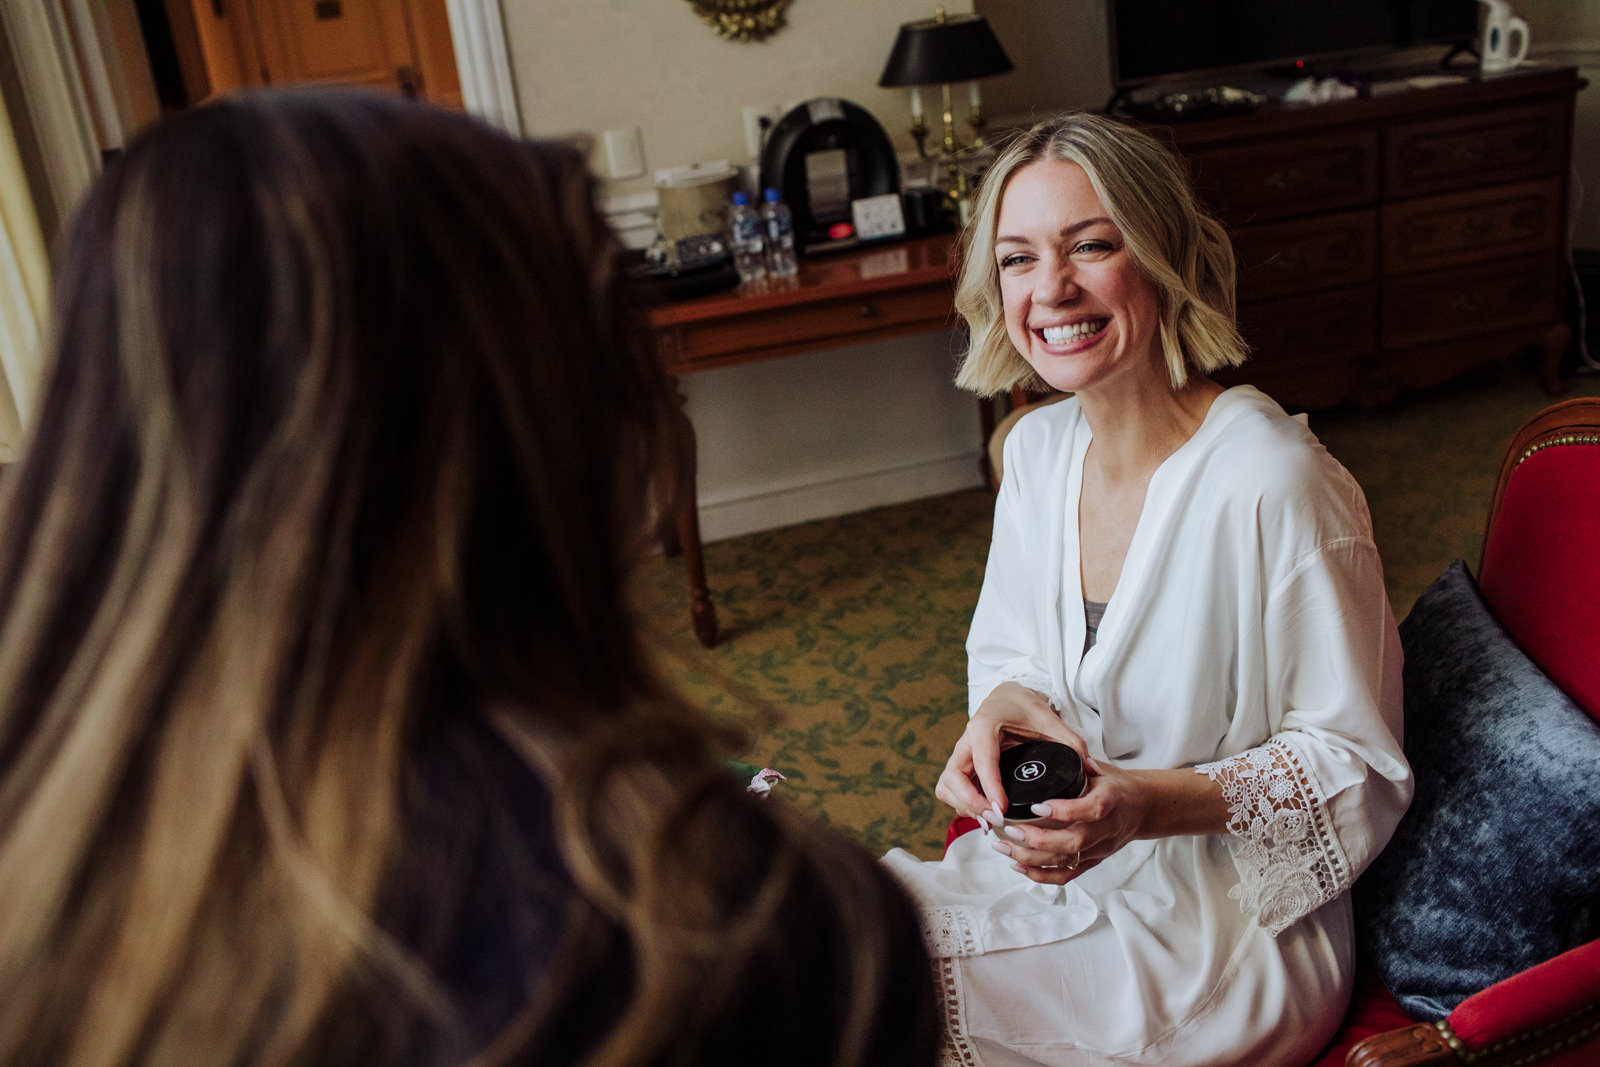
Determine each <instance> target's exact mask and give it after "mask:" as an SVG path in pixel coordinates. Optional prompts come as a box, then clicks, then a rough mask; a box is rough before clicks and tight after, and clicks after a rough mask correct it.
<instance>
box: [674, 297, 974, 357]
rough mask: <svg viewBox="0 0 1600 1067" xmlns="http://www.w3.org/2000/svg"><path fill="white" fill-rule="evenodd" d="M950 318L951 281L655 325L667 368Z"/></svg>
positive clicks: (928, 325) (888, 332) (820, 344)
mask: <svg viewBox="0 0 1600 1067" xmlns="http://www.w3.org/2000/svg"><path fill="white" fill-rule="evenodd" d="M951 322H952V317H951V313H950V283H949V282H948V281H945V280H943V279H941V280H939V281H937V282H933V283H930V284H927V285H923V286H919V287H916V288H911V289H898V290H885V291H882V292H867V293H862V294H860V295H858V296H850V297H841V298H838V299H834V300H821V301H817V302H814V303H808V304H792V305H789V306H778V307H767V308H763V309H761V310H759V311H754V312H751V313H748V314H743V315H726V316H723V317H720V318H715V319H699V320H691V321H688V322H683V323H678V324H674V325H672V326H669V327H665V328H658V330H657V334H656V336H657V341H658V344H659V347H660V350H661V355H662V358H663V359H664V361H665V362H666V364H667V367H668V370H676V369H682V368H685V367H687V366H689V365H699V364H715V363H718V362H725V361H727V359H728V357H731V356H736V355H739V354H741V353H742V354H743V359H744V360H748V359H749V358H750V355H749V354H750V353H751V352H753V351H754V352H764V353H767V354H770V355H772V356H781V355H790V354H792V353H795V352H804V351H810V350H812V349H818V348H827V347H829V346H831V345H840V344H856V343H860V342H865V341H871V340H876V339H881V338H884V337H893V336H897V335H899V334H903V333H911V332H914V331H916V330H924V329H936V328H938V327H940V326H943V325H945V324H947V323H951Z"/></svg>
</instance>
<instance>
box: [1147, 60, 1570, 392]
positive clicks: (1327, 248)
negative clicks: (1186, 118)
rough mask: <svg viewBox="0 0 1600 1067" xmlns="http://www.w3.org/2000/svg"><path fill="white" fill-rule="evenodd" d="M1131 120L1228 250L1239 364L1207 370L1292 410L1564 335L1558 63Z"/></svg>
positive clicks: (1555, 352) (1422, 378)
mask: <svg viewBox="0 0 1600 1067" xmlns="http://www.w3.org/2000/svg"><path fill="white" fill-rule="evenodd" d="M1467 78H1468V80H1467V81H1465V82H1462V83H1460V84H1453V85H1445V86H1439V87H1435V88H1429V89H1410V90H1404V91H1400V92H1395V93H1390V94H1384V95H1380V96H1374V97H1369V98H1363V99H1357V100H1350V101H1345V102H1341V103H1336V104H1327V105H1323V106H1320V107H1312V108H1298V109H1289V108H1280V109H1267V110H1262V111H1258V112H1256V113H1254V114H1251V115H1244V116H1236V117H1229V118H1222V119H1215V120H1201V121H1194V122H1188V123H1183V124H1178V125H1172V126H1158V127H1151V128H1152V129H1154V131H1155V132H1156V133H1157V135H1158V136H1161V137H1163V138H1166V139H1168V140H1169V141H1170V142H1171V143H1172V144H1174V145H1175V146H1176V147H1177V148H1178V149H1179V151H1181V152H1182V153H1183V155H1184V156H1185V157H1186V158H1187V159H1188V161H1189V163H1190V167H1191V172H1192V174H1193V177H1194V181H1195V186H1196V189H1197V190H1198V191H1199V193H1200V196H1201V198H1202V199H1203V200H1204V201H1205V202H1206V204H1207V205H1208V206H1209V207H1210V208H1211V210H1212V211H1213V212H1215V213H1216V214H1217V216H1218V217H1219V218H1220V219H1221V220H1222V221H1223V223H1224V224H1225V225H1226V226H1227V227H1228V231H1229V233H1230V234H1231V235H1232V237H1233V242H1234V248H1235V250H1236V252H1237V254H1238V257H1239V262H1240V270H1239V286H1238V296H1239V323H1240V328H1241V331H1242V332H1243V333H1244V335H1245V339H1246V340H1247V341H1249V342H1250V344H1251V347H1252V350H1253V353H1252V357H1251V360H1250V362H1249V363H1248V364H1246V365H1245V366H1244V367H1242V368H1240V369H1238V370H1237V371H1230V372H1228V373H1227V374H1224V375H1220V376H1219V377H1220V378H1221V379H1223V380H1225V381H1226V382H1228V383H1230V384H1231V383H1233V382H1240V381H1244V382H1250V383H1252V384H1255V385H1258V386H1260V387H1261V388H1262V389H1263V390H1265V391H1266V392H1268V393H1269V394H1271V395H1272V396H1273V397H1275V398H1276V399H1277V400H1278V401H1279V402H1280V403H1282V404H1284V405H1285V406H1288V407H1292V408H1318V407H1331V406H1334V405H1336V404H1339V403H1341V402H1343V401H1346V400H1355V401H1358V402H1361V403H1365V404H1381V403H1384V402H1387V401H1388V400H1390V399H1392V398H1393V397H1394V396H1395V395H1396V394H1397V393H1399V392H1400V391H1401V390H1403V389H1408V388H1427V387H1430V386H1434V385H1438V384H1439V383H1441V382H1443V381H1445V380H1446V379H1447V378H1450V377H1452V376H1453V375H1455V374H1458V373H1460V372H1461V371H1463V370H1465V369H1467V368H1469V367H1471V366H1473V365H1475V364H1479V363H1484V362H1489V361H1492V360H1496V359H1504V358H1507V357H1510V356H1513V355H1515V354H1516V353H1519V352H1524V351H1526V350H1527V349H1529V348H1530V347H1537V348H1540V349H1542V353H1543V355H1542V359H1541V363H1540V368H1541V378H1542V379H1543V380H1544V381H1545V384H1546V385H1547V387H1549V388H1551V389H1552V390H1553V389H1554V388H1555V383H1556V377H1557V374H1558V369H1559V360H1560V357H1561V354H1562V352H1563V350H1564V349H1565V347H1566V343H1567V337H1568V328H1567V326H1566V319H1565V303H1566V300H1565V294H1566V289H1565V284H1566V283H1565V274H1566V269H1567V267H1566V256H1567V175H1568V172H1569V170H1570V169H1571V141H1572V116H1573V106H1574V99H1575V96H1576V94H1577V92H1578V91H1579V90H1580V89H1581V88H1583V86H1584V84H1585V83H1584V82H1583V80H1582V79H1581V78H1579V77H1578V75H1577V72H1576V71H1574V70H1572V69H1570V68H1538V67H1524V68H1521V69H1519V70H1518V71H1517V72H1515V73H1512V74H1508V75H1502V76H1499V77H1494V78H1479V77H1478V76H1477V75H1476V73H1472V74H1468V75H1467Z"/></svg>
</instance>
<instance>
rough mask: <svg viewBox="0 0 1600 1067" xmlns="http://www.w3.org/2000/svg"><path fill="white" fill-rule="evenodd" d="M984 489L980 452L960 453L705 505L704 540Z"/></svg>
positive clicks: (702, 537) (701, 509)
mask: <svg viewBox="0 0 1600 1067" xmlns="http://www.w3.org/2000/svg"><path fill="white" fill-rule="evenodd" d="M982 484H983V475H982V472H981V471H980V469H979V467H978V453H977V452H976V451H971V452H961V453H958V454H955V455H950V456H944V457H939V458H934V459H926V460H921V461H919V462H916V463H911V464H906V465H904V466H900V467H892V468H887V469H884V470H877V471H868V472H866V473H864V474H855V475H850V476H847V477H843V478H833V479H829V480H828V481H823V482H813V483H810V484H807V485H798V486H791V487H787V488H783V489H774V490H768V491H765V492H760V493H755V494H753V495H749V496H743V497H737V498H734V499H729V500H720V501H713V502H711V503H706V504H702V505H701V506H700V537H701V540H702V541H720V540H722V539H723V538H727V537H740V536H743V535H744V534H749V533H756V532H758V531H761V530H771V529H775V528H777V527H779V526H792V525H794V524H795V523H799V522H810V521H811V520H813V519H826V518H830V517H832V516H834V515H848V514H850V513H851V512H854V511H865V510H867V509H868V508H878V507H887V506H888V505H890V504H903V503H905V502H906V501H908V500H919V499H921V498H923V497H930V496H942V495H944V494H945V493H957V492H960V491H961V490H963V489H975V488H977V487H978V486H980V485H982Z"/></svg>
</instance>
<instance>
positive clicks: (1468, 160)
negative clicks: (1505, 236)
mask: <svg viewBox="0 0 1600 1067" xmlns="http://www.w3.org/2000/svg"><path fill="white" fill-rule="evenodd" d="M1571 136H1572V104H1571V101H1570V99H1566V100H1555V101H1551V102H1549V103H1545V104H1534V105H1530V106H1526V107H1510V108H1497V109H1494V110H1491V111H1485V112H1479V113H1477V114H1468V115H1465V116H1462V117H1459V118H1447V119H1435V120H1433V121H1431V122H1418V123H1412V124H1409V125H1398V126H1393V127H1390V128H1389V129H1388V130H1387V131H1386V132H1385V138H1384V145H1385V150H1384V195H1385V196H1386V197H1389V198H1398V197H1407V196H1424V195H1427V194H1429V193H1441V192H1448V191H1449V190H1452V189H1469V188H1472V187H1473V186H1478V185H1494V184H1496V183H1498V182H1507V181H1517V180H1519V179H1522V178H1533V177H1536V176H1538V175H1542V174H1560V173H1561V171H1562V170H1563V161H1564V160H1565V159H1566V158H1567V142H1568V141H1569V140H1570V139H1571Z"/></svg>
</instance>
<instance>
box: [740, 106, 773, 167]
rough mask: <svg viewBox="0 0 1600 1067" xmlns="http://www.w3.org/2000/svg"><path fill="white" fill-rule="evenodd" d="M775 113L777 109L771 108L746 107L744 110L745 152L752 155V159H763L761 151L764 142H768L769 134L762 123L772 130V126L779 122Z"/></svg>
mask: <svg viewBox="0 0 1600 1067" xmlns="http://www.w3.org/2000/svg"><path fill="white" fill-rule="evenodd" d="M775 111H776V109H775V108H770V107H746V108H745V109H744V112H743V114H744V147H745V151H746V152H748V153H749V154H750V158H751V159H760V158H761V149H762V147H763V142H765V140H766V132H767V130H766V129H763V128H762V123H763V122H765V123H766V127H767V129H771V127H772V124H773V123H774V122H776V121H777V117H776V115H775V114H774V112H775Z"/></svg>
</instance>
